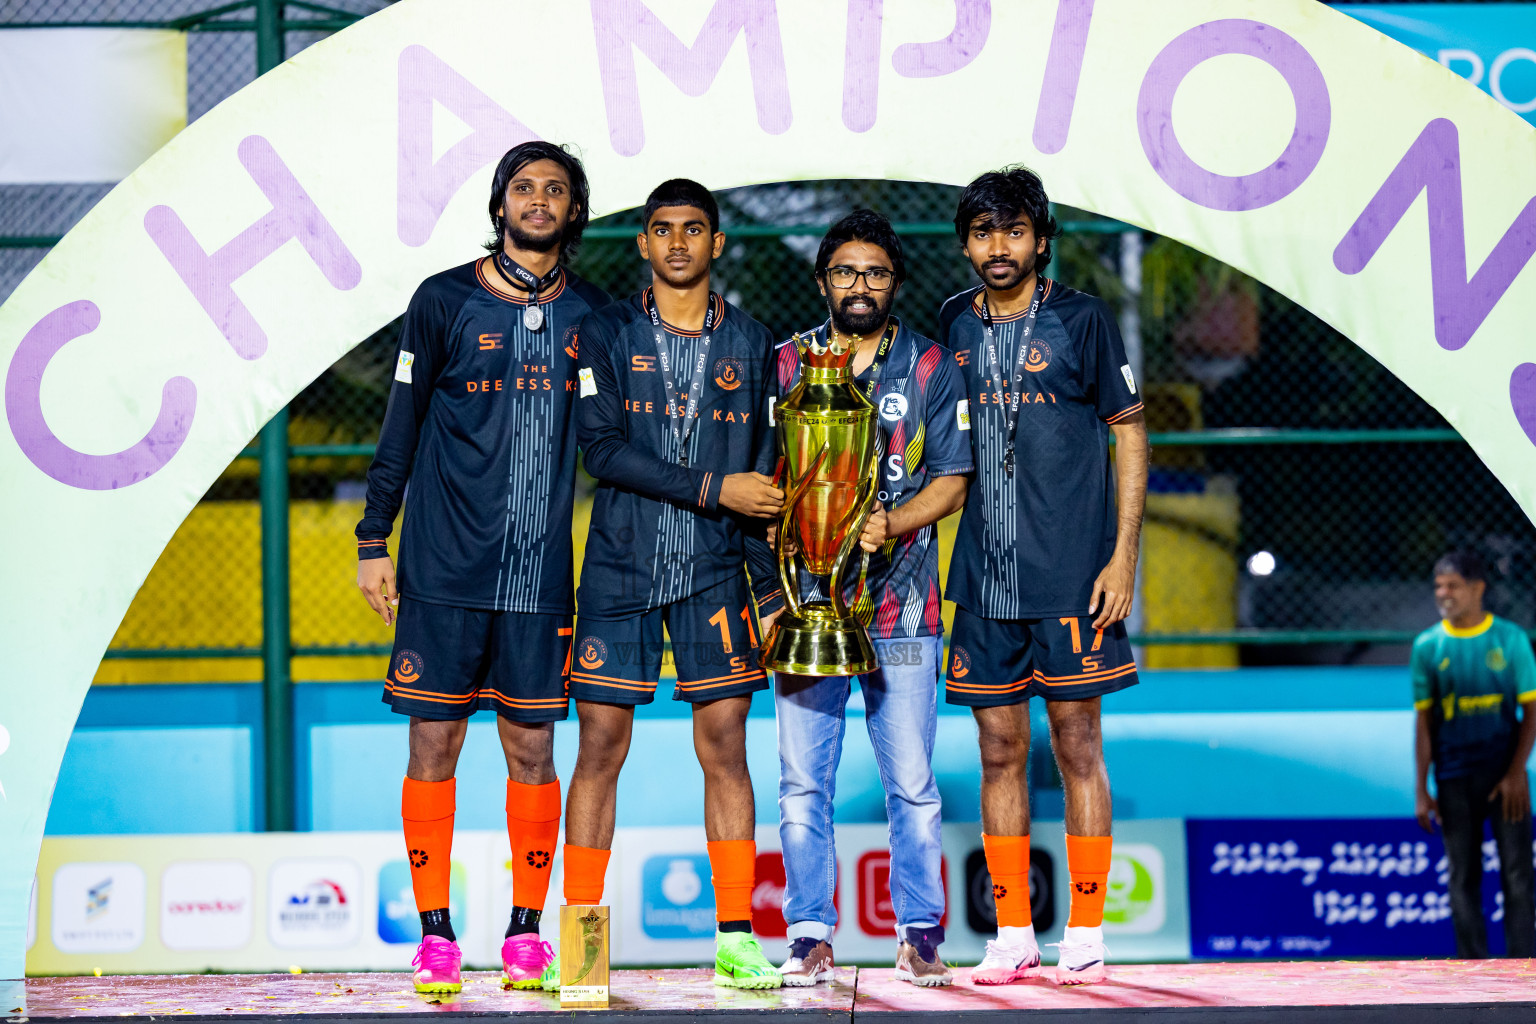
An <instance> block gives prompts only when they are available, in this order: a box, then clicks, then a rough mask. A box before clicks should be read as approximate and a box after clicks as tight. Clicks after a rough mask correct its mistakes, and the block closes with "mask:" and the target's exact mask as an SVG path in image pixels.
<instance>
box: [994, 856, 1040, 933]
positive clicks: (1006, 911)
mask: <svg viewBox="0 0 1536 1024" xmlns="http://www.w3.org/2000/svg"><path fill="white" fill-rule="evenodd" d="M981 848H982V850H983V851H985V853H986V857H987V871H988V872H989V873H990V874H991V875H992V898H993V899H995V900H996V901H997V926H998V927H999V928H1024V927H1026V926H1028V925H1030V924H1032V923H1033V922H1034V918H1033V917H1032V916H1031V915H1030V911H1029V836H1027V835H1026V836H989V835H985V834H983V835H982V837H981Z"/></svg>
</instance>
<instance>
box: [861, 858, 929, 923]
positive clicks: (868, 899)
mask: <svg viewBox="0 0 1536 1024" xmlns="http://www.w3.org/2000/svg"><path fill="white" fill-rule="evenodd" d="M939 882H940V884H941V885H943V887H944V916H943V917H941V918H940V919H939V924H948V923H949V865H948V863H947V862H946V861H945V860H944V859H943V858H940V860H939ZM897 923H898V922H897V921H896V908H895V907H894V906H893V905H892V904H891V854H890V851H889V850H870V851H869V852H868V853H866V854H864V855H863V856H862V857H860V858H859V927H860V928H861V929H863V931H864V934H865V935H872V936H874V937H875V938H877V939H885V938H890V937H891V936H892V935H895V934H896V925H897Z"/></svg>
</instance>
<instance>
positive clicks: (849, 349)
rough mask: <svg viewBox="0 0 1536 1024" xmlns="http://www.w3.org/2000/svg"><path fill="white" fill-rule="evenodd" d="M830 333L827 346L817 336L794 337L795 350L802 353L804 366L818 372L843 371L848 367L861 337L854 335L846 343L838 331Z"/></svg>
mask: <svg viewBox="0 0 1536 1024" xmlns="http://www.w3.org/2000/svg"><path fill="white" fill-rule="evenodd" d="M828 333H829V337H828V340H827V343H826V344H825V345H823V344H822V343H821V342H820V341H818V340H817V338H816V335H815V334H808V335H807V334H796V335H795V336H794V338H793V341H794V343H795V348H796V349H798V350H799V352H800V362H801V363H802V364H803V365H805V366H808V367H810V368H812V369H816V370H841V369H844V368H845V367H847V366H848V364H849V362H850V361H851V360H852V359H853V353H854V350H855V349H857V348H858V347H859V336H858V335H853V336H852V337H850V338H849V339H847V340H846V341H845V340H844V339H843V338H842V337H840V336H839V335H838V333H837V332H836V331H829V332H828Z"/></svg>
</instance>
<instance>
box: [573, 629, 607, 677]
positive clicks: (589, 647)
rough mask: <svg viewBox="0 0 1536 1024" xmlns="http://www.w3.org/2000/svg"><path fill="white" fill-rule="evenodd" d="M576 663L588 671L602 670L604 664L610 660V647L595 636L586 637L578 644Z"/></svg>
mask: <svg viewBox="0 0 1536 1024" xmlns="http://www.w3.org/2000/svg"><path fill="white" fill-rule="evenodd" d="M576 646H577V650H578V651H579V652H580V653H578V654H577V655H576V662H577V664H579V665H580V666H581V667H582V668H584V669H586V670H587V671H589V672H590V671H591V670H592V669H595V668H602V667H603V662H605V661H607V660H608V645H607V644H605V643H603V642H602V640H600V639H598V638H597V637H595V636H584V637H582V638H581V643H579V644H577V645H576Z"/></svg>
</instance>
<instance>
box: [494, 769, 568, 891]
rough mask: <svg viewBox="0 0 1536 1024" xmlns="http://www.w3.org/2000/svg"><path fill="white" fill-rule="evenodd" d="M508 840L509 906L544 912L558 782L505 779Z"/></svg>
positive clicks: (552, 858)
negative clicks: (527, 781) (510, 850)
mask: <svg viewBox="0 0 1536 1024" xmlns="http://www.w3.org/2000/svg"><path fill="white" fill-rule="evenodd" d="M507 838H508V839H510V840H511V841H512V904H513V905H514V906H518V907H526V908H527V909H529V910H543V909H544V899H545V897H546V896H548V895H549V874H550V872H551V871H552V870H554V862H555V841H556V840H557V839H559V838H560V782H559V780H556V781H554V782H547V783H545V784H544V785H542V786H530V785H528V784H526V783H523V782H513V781H512V780H511V779H508V780H507Z"/></svg>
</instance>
